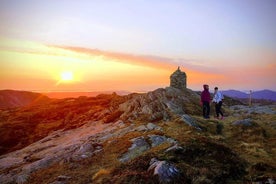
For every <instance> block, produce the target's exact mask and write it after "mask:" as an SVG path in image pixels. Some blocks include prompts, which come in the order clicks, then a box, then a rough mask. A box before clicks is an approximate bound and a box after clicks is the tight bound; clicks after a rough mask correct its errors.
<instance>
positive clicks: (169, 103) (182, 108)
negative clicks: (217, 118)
mask: <svg viewBox="0 0 276 184" xmlns="http://www.w3.org/2000/svg"><path fill="white" fill-rule="evenodd" d="M198 101H199V95H198V94H196V93H194V92H193V91H191V90H189V89H186V90H184V91H183V90H180V89H177V88H172V87H167V88H165V89H163V88H160V89H157V90H155V91H152V92H149V93H146V94H136V95H135V96H132V98H131V99H129V100H128V101H126V102H125V103H122V104H120V106H119V110H120V111H122V112H123V113H122V115H121V116H120V117H121V118H122V119H124V120H130V121H131V120H134V119H138V120H139V119H143V120H146V121H151V122H154V121H159V120H163V121H167V120H170V119H171V118H172V117H173V116H175V115H179V116H180V115H183V114H185V113H189V114H198V113H199V112H201V108H200V106H199V105H198Z"/></svg>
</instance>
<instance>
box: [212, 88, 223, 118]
mask: <svg viewBox="0 0 276 184" xmlns="http://www.w3.org/2000/svg"><path fill="white" fill-rule="evenodd" d="M214 89H215V92H214V98H213V100H212V101H213V102H214V103H215V108H216V118H217V119H219V115H221V119H223V113H222V112H221V106H222V100H223V95H222V93H221V92H220V91H219V90H218V87H215V88H214Z"/></svg>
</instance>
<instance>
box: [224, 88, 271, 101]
mask: <svg viewBox="0 0 276 184" xmlns="http://www.w3.org/2000/svg"><path fill="white" fill-rule="evenodd" d="M222 93H223V94H224V95H226V96H229V97H232V98H249V94H247V93H244V92H241V91H238V90H226V91H222ZM252 98H253V99H264V100H273V101H276V92H275V91H271V90H261V91H253V92H252Z"/></svg>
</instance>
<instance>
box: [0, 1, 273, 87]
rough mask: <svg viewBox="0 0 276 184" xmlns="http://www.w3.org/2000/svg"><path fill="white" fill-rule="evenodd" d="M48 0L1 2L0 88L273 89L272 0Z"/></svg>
mask: <svg viewBox="0 0 276 184" xmlns="http://www.w3.org/2000/svg"><path fill="white" fill-rule="evenodd" d="M51 2H52V1H51ZM53 2H54V4H55V6H52V4H51V3H49V2H48V1H45V2H36V3H34V2H33V1H30V0H24V1H20V2H19V1H18V3H9V1H3V2H0V12H1V14H0V20H1V23H0V24H1V26H0V68H1V72H0V88H1V89H18V90H35V91H63V90H65V91H67V90H70V91H93V90H97V91H99V90H128V91H149V90H154V89H156V88H159V87H166V86H168V85H169V77H170V75H171V73H173V72H174V71H175V70H176V69H177V67H178V66H180V68H181V70H183V71H185V72H186V74H187V76H188V80H187V83H188V88H191V89H194V90H200V89H202V84H204V83H208V84H209V85H210V86H215V85H216V86H217V85H218V86H220V87H221V88H223V89H240V90H249V89H250V90H251V89H252V90H256V89H272V90H276V86H275V80H274V79H275V78H276V70H275V65H276V54H275V53H276V52H275V50H276V45H275V43H276V40H275V34H276V25H275V21H274V17H275V16H276V13H275V12H276V11H273V10H274V9H273V7H275V2H273V1H264V2H262V1H255V0H253V2H251V3H250V4H247V3H245V2H240V1H231V2H228V3H224V2H221V1H218V2H214V1H210V2H209V1H206V2H205V1H202V3H201V4H200V3H196V2H194V1H183V2H182V1H179V2H178V1H173V2H164V1H155V3H153V2H143V3H141V2H139V3H138V2H136V1H134V2H129V1H120V3H115V2H108V3H107V2H106V3H102V2H100V1H96V2H94V1H85V0H84V1H82V3H77V2H76V1H70V0H68V1H66V6H65V4H64V3H65V2H63V1H53ZM137 3H138V4H137ZM138 5H139V6H138ZM207 6H208V7H210V8H207V9H206V8H205V7H207ZM56 7H59V8H56ZM89 7H90V8H91V7H97V9H95V10H94V11H93V13H91V11H90V10H91V9H90V8H89ZM153 7H154V8H153ZM128 9H132V10H133V11H127V10H128ZM19 10H20V11H19ZM32 10H37V11H35V14H31V12H33V11H32ZM164 10H166V16H164V13H163V12H164ZM72 11H74V12H75V13H74V15H72V14H71V13H70V12H72ZM49 12H51V13H49ZM114 12H116V13H115V14H114ZM133 12H137V13H133ZM149 17H150V18H149ZM249 17H250V18H249ZM41 20H43V21H42V22H43V23H41ZM111 20H112V21H111ZM134 20H135V21H134ZM172 20H173V21H172ZM22 22H24V24H22ZM133 22H135V24H133ZM226 22H227V24H226ZM164 25H166V26H164Z"/></svg>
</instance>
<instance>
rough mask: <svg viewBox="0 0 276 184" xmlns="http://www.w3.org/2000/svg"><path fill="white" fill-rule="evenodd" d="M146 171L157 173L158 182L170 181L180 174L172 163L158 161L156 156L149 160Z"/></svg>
mask: <svg viewBox="0 0 276 184" xmlns="http://www.w3.org/2000/svg"><path fill="white" fill-rule="evenodd" d="M148 171H153V175H157V176H158V178H159V182H160V183H172V182H174V181H176V180H177V179H178V177H179V176H180V171H179V170H178V169H177V168H176V166H174V165H173V164H172V163H169V162H167V161H159V160H158V159H156V158H152V159H151V160H150V166H149V168H148Z"/></svg>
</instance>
